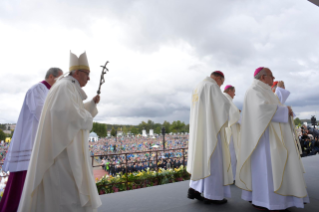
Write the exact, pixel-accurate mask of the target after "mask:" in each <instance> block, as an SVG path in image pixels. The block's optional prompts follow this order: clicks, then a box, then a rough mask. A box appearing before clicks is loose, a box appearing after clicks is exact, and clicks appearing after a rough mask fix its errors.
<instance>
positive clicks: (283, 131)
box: [236, 67, 309, 211]
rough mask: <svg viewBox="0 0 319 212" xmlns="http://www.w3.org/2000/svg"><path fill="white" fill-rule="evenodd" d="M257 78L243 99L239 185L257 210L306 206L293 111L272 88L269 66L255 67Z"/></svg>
mask: <svg viewBox="0 0 319 212" xmlns="http://www.w3.org/2000/svg"><path fill="white" fill-rule="evenodd" d="M254 78H255V79H254V81H253V83H252V85H251V87H250V88H249V89H248V90H247V92H246V95H245V100H244V106H243V112H242V119H241V137H240V138H241V140H240V147H239V157H238V166H237V174H236V185H237V186H238V187H239V188H241V189H243V191H242V199H244V200H246V201H251V202H252V204H253V206H255V207H257V208H258V209H266V210H267V209H268V210H282V211H285V210H286V209H287V208H289V207H299V208H303V207H304V203H309V197H308V194H307V190H306V184H305V181H304V177H303V166H302V164H301V160H300V158H299V155H298V154H299V153H298V148H297V145H296V143H295V141H294V138H293V133H292V131H291V126H290V122H289V118H290V117H289V116H292V115H293V112H292V110H291V108H290V107H287V106H283V105H281V103H280V102H279V101H278V98H277V97H276V96H275V95H274V94H273V92H272V91H271V86H272V84H273V79H274V77H273V75H272V72H271V71H270V69H268V68H264V67H260V68H258V69H256V71H255V73H254Z"/></svg>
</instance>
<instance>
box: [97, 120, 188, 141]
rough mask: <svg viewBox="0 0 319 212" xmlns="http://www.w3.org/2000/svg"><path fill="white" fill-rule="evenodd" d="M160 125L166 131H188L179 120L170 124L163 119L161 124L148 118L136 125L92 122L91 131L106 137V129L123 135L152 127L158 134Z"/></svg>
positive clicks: (185, 125)
mask: <svg viewBox="0 0 319 212" xmlns="http://www.w3.org/2000/svg"><path fill="white" fill-rule="evenodd" d="M162 127H165V132H166V133H170V132H173V133H178V132H189V125H188V124H185V123H184V122H181V121H173V122H172V124H171V123H170V122H168V121H164V122H163V124H160V123H155V122H153V121H152V120H148V121H147V122H145V121H142V122H141V123H140V124H139V125H137V126H132V125H116V124H114V125H110V124H104V123H97V122H94V123H93V128H92V131H94V132H95V133H96V134H97V135H98V136H99V137H106V136H107V131H108V130H111V135H112V136H116V134H117V130H122V131H123V134H124V135H126V134H127V133H128V132H131V133H133V134H134V135H137V134H141V133H142V130H143V129H145V130H146V131H147V132H149V130H150V129H153V130H154V133H156V134H160V133H162ZM116 129H117V130H116Z"/></svg>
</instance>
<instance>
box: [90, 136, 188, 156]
mask: <svg viewBox="0 0 319 212" xmlns="http://www.w3.org/2000/svg"><path fill="white" fill-rule="evenodd" d="M187 142H188V135H166V136H165V148H166V149H178V148H185V147H187V144H188V143H187ZM89 149H90V153H91V156H92V155H101V154H106V153H128V152H140V151H148V150H161V149H163V136H155V137H153V138H152V137H119V138H116V137H109V138H100V139H99V140H98V142H89Z"/></svg>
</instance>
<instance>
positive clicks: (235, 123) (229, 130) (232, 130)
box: [224, 93, 240, 179]
mask: <svg viewBox="0 0 319 212" xmlns="http://www.w3.org/2000/svg"><path fill="white" fill-rule="evenodd" d="M224 95H225V96H226V98H227V99H228V101H229V103H230V108H229V121H228V126H227V127H226V129H225V130H226V136H227V143H228V145H229V152H230V157H231V166H232V171H233V177H234V179H235V176H236V166H237V155H238V145H239V144H238V142H239V140H240V139H239V136H240V124H239V119H240V113H239V109H238V108H237V107H236V105H235V104H234V102H233V98H231V96H229V94H227V93H224Z"/></svg>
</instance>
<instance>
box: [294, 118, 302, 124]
mask: <svg viewBox="0 0 319 212" xmlns="http://www.w3.org/2000/svg"><path fill="white" fill-rule="evenodd" d="M294 122H295V125H296V126H298V125H302V123H301V121H300V119H299V118H298V117H297V118H295V120H294Z"/></svg>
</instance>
